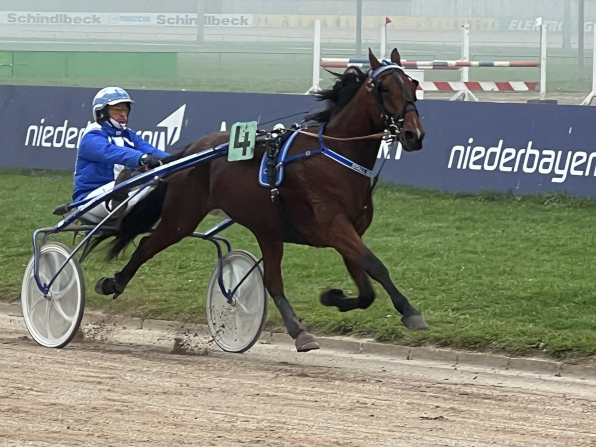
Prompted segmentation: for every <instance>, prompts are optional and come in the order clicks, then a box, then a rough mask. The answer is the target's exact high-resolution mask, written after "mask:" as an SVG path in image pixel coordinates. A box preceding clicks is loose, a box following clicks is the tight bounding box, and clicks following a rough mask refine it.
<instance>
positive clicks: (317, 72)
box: [306, 20, 321, 94]
mask: <svg viewBox="0 0 596 447" xmlns="http://www.w3.org/2000/svg"><path fill="white" fill-rule="evenodd" d="M314 40H315V41H314V49H313V55H312V86H311V88H309V89H308V91H307V92H306V94H308V93H310V92H313V91H317V90H320V86H319V82H320V81H321V21H320V20H315V39H314Z"/></svg>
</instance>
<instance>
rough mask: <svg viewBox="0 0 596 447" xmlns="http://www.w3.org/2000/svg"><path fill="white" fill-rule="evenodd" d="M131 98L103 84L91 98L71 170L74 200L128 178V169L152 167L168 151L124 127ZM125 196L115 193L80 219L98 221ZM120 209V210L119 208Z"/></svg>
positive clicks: (129, 175) (95, 194)
mask: <svg viewBox="0 0 596 447" xmlns="http://www.w3.org/2000/svg"><path fill="white" fill-rule="evenodd" d="M132 103H133V100H132V99H130V96H129V95H128V93H126V91H125V90H123V89H121V88H119V87H106V88H104V89H102V90H100V91H99V92H98V93H97V94H96V95H95V98H93V119H94V121H95V122H94V123H91V124H89V125H88V126H87V128H86V129H85V133H84V135H83V138H82V139H81V144H80V145H79V149H78V150H77V161H76V166H75V173H74V192H73V199H74V201H75V202H76V201H79V200H82V199H85V198H90V197H95V196H97V195H100V194H103V193H105V192H107V191H109V190H111V189H112V188H113V187H114V186H115V185H118V184H119V183H122V182H124V181H126V180H128V179H130V178H131V177H132V172H131V170H134V169H137V168H139V167H144V168H145V169H153V168H156V167H158V166H160V165H162V164H163V163H162V161H161V160H162V159H163V158H165V157H168V156H169V155H170V154H168V153H167V152H164V151H160V150H159V149H156V148H155V147H153V146H152V145H151V144H149V143H147V142H146V141H145V140H143V139H142V138H141V137H140V136H138V135H137V134H136V133H135V132H134V131H133V130H131V129H129V128H127V127H126V125H127V123H128V116H129V114H130V109H131V105H132ZM149 190H150V188H147V189H145V190H144V191H143V192H141V193H139V194H137V195H136V196H135V197H134V198H133V199H131V200H130V201H129V202H128V203H127V205H126V207H127V208H128V210H130V208H132V207H133V206H134V205H135V204H136V203H137V202H138V201H139V200H141V199H142V198H143V197H144V196H145V195H146V194H147V193H148V192H149ZM127 197H128V192H127V191H119V192H118V193H116V194H115V195H114V196H113V198H112V199H111V200H110V201H109V203H107V202H104V203H102V204H100V205H98V206H96V207H95V208H93V209H92V210H89V211H88V212H87V213H85V215H84V216H83V217H84V218H86V219H88V220H91V221H95V222H99V221H100V220H102V219H103V218H105V217H106V216H107V215H108V214H109V213H110V211H111V210H113V209H115V208H116V207H117V206H118V205H119V204H120V203H122V202H123V201H124V200H125V199H126V198H127ZM122 211H124V210H122Z"/></svg>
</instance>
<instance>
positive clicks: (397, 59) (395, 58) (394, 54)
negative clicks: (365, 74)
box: [391, 48, 401, 66]
mask: <svg viewBox="0 0 596 447" xmlns="http://www.w3.org/2000/svg"><path fill="white" fill-rule="evenodd" d="M391 62H393V63H394V64H397V65H399V66H401V56H400V55H399V51H397V48H394V49H393V51H392V52H391Z"/></svg>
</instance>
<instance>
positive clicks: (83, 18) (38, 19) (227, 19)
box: [0, 11, 253, 27]
mask: <svg viewBox="0 0 596 447" xmlns="http://www.w3.org/2000/svg"><path fill="white" fill-rule="evenodd" d="M198 17H199V16H198V15H197V14H196V13H195V14H180V13H178V14H175V13H171V14H161V13H133V12H131V13H116V14H114V13H103V12H98V13H93V12H30V11H29V12H27V11H0V24H3V25H4V24H6V25H46V26H47V25H61V26H64V25H79V26H115V25H124V26H131V25H140V26H195V27H196V26H197V24H198V20H199V18H198ZM203 21H204V26H233V27H251V26H253V15H252V14H205V16H204V19H203Z"/></svg>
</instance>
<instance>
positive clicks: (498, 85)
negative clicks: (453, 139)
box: [307, 18, 596, 101]
mask: <svg viewBox="0 0 596 447" xmlns="http://www.w3.org/2000/svg"><path fill="white" fill-rule="evenodd" d="M536 23H537V24H538V25H540V62H537V61H470V60H469V58H470V27H469V25H468V24H464V25H463V26H462V57H461V60H456V61H408V60H402V67H403V68H404V69H405V70H406V71H407V73H408V74H409V75H410V76H412V77H413V78H414V79H417V80H418V81H419V82H420V86H419V87H418V90H419V91H420V93H419V94H418V97H419V98H422V97H423V92H432V91H435V92H437V91H454V92H457V93H456V95H455V96H453V97H452V98H451V100H452V101H454V100H457V99H459V98H462V99H463V100H464V101H470V100H472V101H478V98H476V96H475V95H474V94H473V93H472V92H474V91H476V92H479V91H482V92H501V91H502V92H527V91H535V90H536V89H537V86H538V84H540V99H545V96H546V27H545V26H544V24H543V21H542V18H539V19H537V21H536ZM385 33H386V25H385V26H383V29H382V33H381V53H382V54H381V58H384V56H385V54H383V53H384V52H385V51H384V50H385V46H386V34H385ZM595 36H596V33H595ZM595 48H596V43H595ZM595 56H596V50H595ZM353 66H355V67H358V68H361V69H368V68H370V63H369V62H368V60H367V59H351V58H324V59H321V23H320V21H319V20H316V21H315V40H314V53H313V84H312V87H311V88H310V89H309V91H308V92H311V91H313V90H318V89H319V88H320V87H319V82H320V68H321V67H323V68H344V69H345V68H348V67H353ZM594 66H595V73H594V79H595V81H594V93H593V94H592V97H594V96H596V64H594ZM470 67H531V68H538V67H539V68H540V83H538V82H523V81H519V82H471V81H469V69H470ZM423 70H461V80H460V81H459V82H438V81H435V82H431V81H424V71H423ZM308 92H307V93H308ZM592 97H589V98H587V99H586V101H588V100H589V101H591V99H592Z"/></svg>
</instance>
